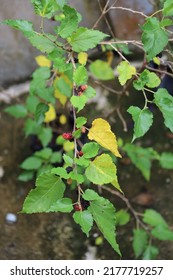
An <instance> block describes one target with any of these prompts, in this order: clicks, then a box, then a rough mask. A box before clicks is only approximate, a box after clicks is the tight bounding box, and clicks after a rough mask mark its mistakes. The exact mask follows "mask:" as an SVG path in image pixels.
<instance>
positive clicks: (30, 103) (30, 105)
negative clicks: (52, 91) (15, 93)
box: [26, 95, 40, 114]
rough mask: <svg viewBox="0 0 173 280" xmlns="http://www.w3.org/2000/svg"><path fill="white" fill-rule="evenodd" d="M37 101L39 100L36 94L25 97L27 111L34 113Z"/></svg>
mask: <svg viewBox="0 0 173 280" xmlns="http://www.w3.org/2000/svg"><path fill="white" fill-rule="evenodd" d="M39 103H40V100H39V99H38V98H37V97H36V96H34V95H29V96H28V97H27V99H26V108H27V109H28V111H30V112H31V113H33V114H35V110H36V107H37V105H38V104H39Z"/></svg>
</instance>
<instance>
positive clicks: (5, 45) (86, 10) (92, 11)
mask: <svg viewBox="0 0 173 280" xmlns="http://www.w3.org/2000/svg"><path fill="white" fill-rule="evenodd" d="M12 2H13V3H12ZM69 4H70V5H71V6H73V7H75V8H76V9H77V10H78V11H79V12H80V13H81V14H82V16H83V20H82V22H81V24H83V25H84V26H86V27H92V26H93V25H94V23H95V22H96V20H97V19H98V17H99V16H100V9H99V8H98V2H97V1H89V0H83V1H78V0H71V1H70V3H69ZM0 7H1V9H0V20H1V21H2V20H5V19H26V20H30V21H32V22H33V23H34V26H35V27H36V29H37V30H39V27H40V17H38V16H36V15H35V14H34V11H33V7H32V5H31V3H30V0H28V1H23V0H13V1H11V0H6V1H4V0H0ZM48 22H50V21H47V22H46V24H45V27H46V30H47V31H49V32H51V31H52V26H53V25H55V22H52V23H48ZM98 28H99V29H100V28H101V29H102V30H104V31H107V28H106V25H105V22H103V21H102V24H99V25H98ZM0 38H1V40H0V60H1V67H0V87H2V86H4V85H9V84H11V83H16V82H19V81H22V80H25V79H27V78H28V77H30V75H31V73H32V72H33V70H34V69H35V67H36V63H35V60H34V57H35V56H36V55H37V54H38V53H39V52H38V51H37V50H36V49H35V48H33V47H32V46H31V45H30V43H29V42H28V40H27V39H26V38H24V36H23V35H22V33H21V32H20V31H18V30H14V29H13V28H11V27H8V26H5V25H0Z"/></svg>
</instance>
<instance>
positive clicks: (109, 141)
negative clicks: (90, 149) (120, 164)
mask: <svg viewBox="0 0 173 280" xmlns="http://www.w3.org/2000/svg"><path fill="white" fill-rule="evenodd" d="M88 138H89V139H90V140H94V141H96V142H97V143H99V144H100V145H101V146H102V147H104V148H106V149H108V150H110V151H111V152H112V153H113V154H114V155H115V156H117V157H121V155H120V153H119V151H118V145H117V140H116V136H115V134H114V133H113V132H112V131H111V127H110V125H109V123H108V122H107V121H105V120H103V119H101V118H98V119H95V120H94V121H93V122H92V127H91V128H90V130H89V133H88Z"/></svg>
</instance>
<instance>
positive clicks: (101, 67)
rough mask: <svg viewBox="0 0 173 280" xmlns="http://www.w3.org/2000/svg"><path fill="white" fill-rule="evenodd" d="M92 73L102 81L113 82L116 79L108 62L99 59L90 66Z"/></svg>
mask: <svg viewBox="0 0 173 280" xmlns="http://www.w3.org/2000/svg"><path fill="white" fill-rule="evenodd" d="M90 71H91V73H92V74H93V75H94V76H95V77H96V78H98V79H100V80H102V81H107V80H112V79H114V78H115V75H114V71H113V69H112V68H111V66H110V65H109V64H108V62H106V61H103V60H100V59H97V60H95V61H94V62H92V63H91V64H90Z"/></svg>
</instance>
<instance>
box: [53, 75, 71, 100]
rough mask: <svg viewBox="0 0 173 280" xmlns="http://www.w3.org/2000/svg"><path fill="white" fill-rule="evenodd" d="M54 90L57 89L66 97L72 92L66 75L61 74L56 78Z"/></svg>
mask: <svg viewBox="0 0 173 280" xmlns="http://www.w3.org/2000/svg"><path fill="white" fill-rule="evenodd" d="M55 86H56V90H58V91H59V92H60V93H61V94H63V95H64V96H66V97H70V96H71V93H72V89H71V84H70V83H69V80H68V78H67V77H65V76H62V77H60V78H59V79H58V80H56V84H55Z"/></svg>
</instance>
